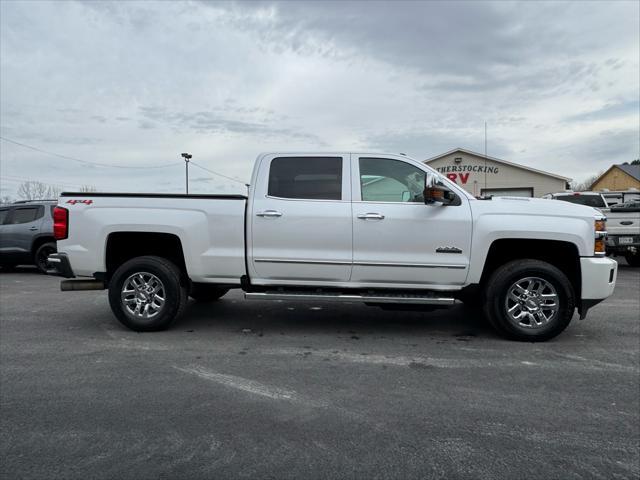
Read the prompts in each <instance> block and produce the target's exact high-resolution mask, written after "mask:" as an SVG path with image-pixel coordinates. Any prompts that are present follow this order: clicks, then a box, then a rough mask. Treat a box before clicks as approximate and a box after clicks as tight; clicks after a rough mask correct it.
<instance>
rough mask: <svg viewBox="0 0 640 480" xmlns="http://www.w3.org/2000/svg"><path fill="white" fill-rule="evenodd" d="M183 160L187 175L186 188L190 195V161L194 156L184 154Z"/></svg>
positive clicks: (185, 178) (185, 179)
mask: <svg viewBox="0 0 640 480" xmlns="http://www.w3.org/2000/svg"><path fill="white" fill-rule="evenodd" d="M182 158H184V175H185V177H184V186H185V190H186V192H187V195H189V160H191V158H193V155H191V154H189V153H183V154H182Z"/></svg>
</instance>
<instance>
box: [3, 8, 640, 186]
mask: <svg viewBox="0 0 640 480" xmlns="http://www.w3.org/2000/svg"><path fill="white" fill-rule="evenodd" d="M0 5H1V7H0V8H1V11H0V17H1V45H0V54H1V57H0V61H1V65H0V80H1V84H0V102H1V103H0V107H1V111H0V121H1V125H0V127H1V128H0V134H1V135H2V137H5V138H8V139H10V140H14V141H17V142H21V143H24V144H27V145H31V146H34V147H37V148H39V149H42V150H46V151H49V152H54V153H57V154H61V155H64V156H69V157H74V158H78V159H83V160H86V161H90V162H98V163H102V164H108V165H117V166H129V167H132V166H136V167H146V168H137V169H131V168H129V169H125V168H116V167H101V166H95V167H91V166H88V165H85V164H81V163H79V162H74V161H71V160H67V159H62V158H59V157H54V156H50V155H46V154H44V153H41V152H38V151H34V150H30V149H27V148H24V147H21V146H18V145H15V144H12V143H9V142H7V141H4V140H2V141H0V155H1V166H0V174H1V176H2V181H1V185H0V188H1V189H2V192H1V194H3V195H6V194H10V195H13V193H14V191H15V188H16V186H17V184H18V183H20V182H21V181H23V180H25V179H35V180H41V181H44V182H48V183H53V184H59V185H62V186H63V187H65V188H66V189H67V190H70V189H73V188H74V187H77V186H79V185H82V184H90V185H94V186H96V187H97V188H98V189H100V190H115V191H158V192H170V191H173V192H182V191H183V189H184V163H183V162H182V160H181V159H180V153H181V152H184V151H186V152H190V153H192V154H193V156H194V157H193V160H194V161H196V162H197V163H199V164H200V165H203V166H205V167H207V168H209V169H213V170H216V171H219V172H221V173H224V174H226V175H228V176H231V177H236V178H238V179H240V180H243V181H248V179H249V176H250V172H251V167H252V164H253V160H254V158H255V157H256V155H257V154H258V153H260V152H262V151H292V150H305V151H316V150H320V151H331V150H334V151H335V150H339V151H363V150H368V151H372V150H373V151H390V152H404V153H407V154H409V155H411V156H413V157H415V158H418V159H425V158H428V157H431V156H434V155H437V154H439V153H443V152H445V151H447V150H450V149H453V148H455V147H463V148H467V149H470V150H474V151H478V152H482V151H483V150H484V122H485V121H487V122H488V132H489V134H488V153H489V155H492V156H496V157H499V158H504V159H506V160H509V161H513V162H517V163H521V164H524V165H528V166H531V167H534V168H539V169H542V170H548V171H551V172H554V173H557V174H561V175H565V176H568V177H572V178H574V179H578V180H580V179H584V178H585V177H586V176H588V175H589V174H592V173H596V172H598V171H600V170H604V169H606V168H607V167H608V166H609V165H611V164H612V163H620V162H624V161H631V160H633V159H635V158H638V156H639V150H640V140H639V129H640V111H639V109H640V106H639V95H640V78H639V56H640V52H639V43H640V39H639V29H640V25H639V17H640V12H639V3H638V2H637V1H629V2H624V1H612V2H602V3H598V2H593V1H589V2H577V1H575V2H567V3H560V2H524V3H508V2H497V3H482V2H475V1H474V2H442V3H440V2H417V1H414V2H406V3H403V2H388V3H387V2H367V3H364V2H363V3H360V2H351V3H346V2H334V1H330V2H301V1H299V2H282V3H278V2H276V3H273V2H250V3H248V2H238V3H210V2H159V3H153V2H150V1H143V2H102V3H101V2H87V3H83V2H75V1H68V2H65V1H56V2H36V1H28V2H27V1H22V2H21V1H0ZM167 164H169V165H171V164H175V166H173V165H171V166H169V167H167V168H152V167H155V166H162V165H167ZM191 177H192V183H191V190H192V191H194V192H218V191H221V192H243V191H244V187H243V186H242V185H241V184H240V183H233V182H231V181H228V180H226V179H224V178H221V177H211V176H210V175H209V174H208V173H206V172H204V171H202V170H200V169H197V168H194V167H192V169H191Z"/></svg>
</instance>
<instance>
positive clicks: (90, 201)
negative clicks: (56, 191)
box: [67, 200, 93, 205]
mask: <svg viewBox="0 0 640 480" xmlns="http://www.w3.org/2000/svg"><path fill="white" fill-rule="evenodd" d="M67 203H69V204H71V205H75V204H76V203H84V204H85V205H91V204H92V203H93V200H67Z"/></svg>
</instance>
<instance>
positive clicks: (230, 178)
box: [190, 160, 247, 186]
mask: <svg viewBox="0 0 640 480" xmlns="http://www.w3.org/2000/svg"><path fill="white" fill-rule="evenodd" d="M190 163H191V165H193V166H195V167H198V168H200V169H202V170H205V171H207V172H209V173H213V174H214V175H218V176H220V177H224V178H226V179H227V180H231V181H232V182H237V183H241V184H242V185H245V186H247V184H246V183H245V182H243V181H242V180H238V179H237V178H233V177H229V176H227V175H224V174H222V173H219V172H216V171H213V170H209V169H208V168H206V167H203V166H202V165H198V164H197V163H196V162H194V161H193V160H191V161H190Z"/></svg>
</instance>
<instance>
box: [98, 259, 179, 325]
mask: <svg viewBox="0 0 640 480" xmlns="http://www.w3.org/2000/svg"><path fill="white" fill-rule="evenodd" d="M142 272H145V273H150V274H152V275H155V276H156V277H157V278H158V279H159V280H160V281H161V282H162V284H163V287H164V293H165V299H164V305H163V307H162V309H161V310H160V312H158V314H157V315H156V316H155V317H153V318H151V319H142V318H140V317H136V316H134V315H132V314H131V313H129V312H128V311H127V309H126V307H125V306H124V304H123V301H122V298H121V292H122V288H123V285H124V283H125V281H126V280H127V278H129V277H130V276H131V275H133V274H135V273H142ZM186 304H187V287H186V281H184V279H183V278H182V273H181V272H180V269H179V268H178V267H177V266H176V265H174V264H173V263H172V262H170V261H169V260H167V259H165V258H162V257H155V256H143V257H136V258H133V259H131V260H129V261H127V262H125V263H123V264H122V265H121V266H120V267H119V268H118V269H117V270H116V271H115V273H114V274H113V276H112V277H111V280H110V281H109V305H110V306H111V310H112V311H113V314H114V315H115V316H116V318H117V319H118V320H119V321H120V323H122V324H123V325H124V326H125V327H127V328H130V329H131V330H134V331H136V332H153V331H159V330H165V329H167V328H168V327H169V326H170V325H171V324H172V323H173V322H174V321H175V320H176V319H177V318H178V317H180V315H182V313H183V312H184V308H185V306H186Z"/></svg>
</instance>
